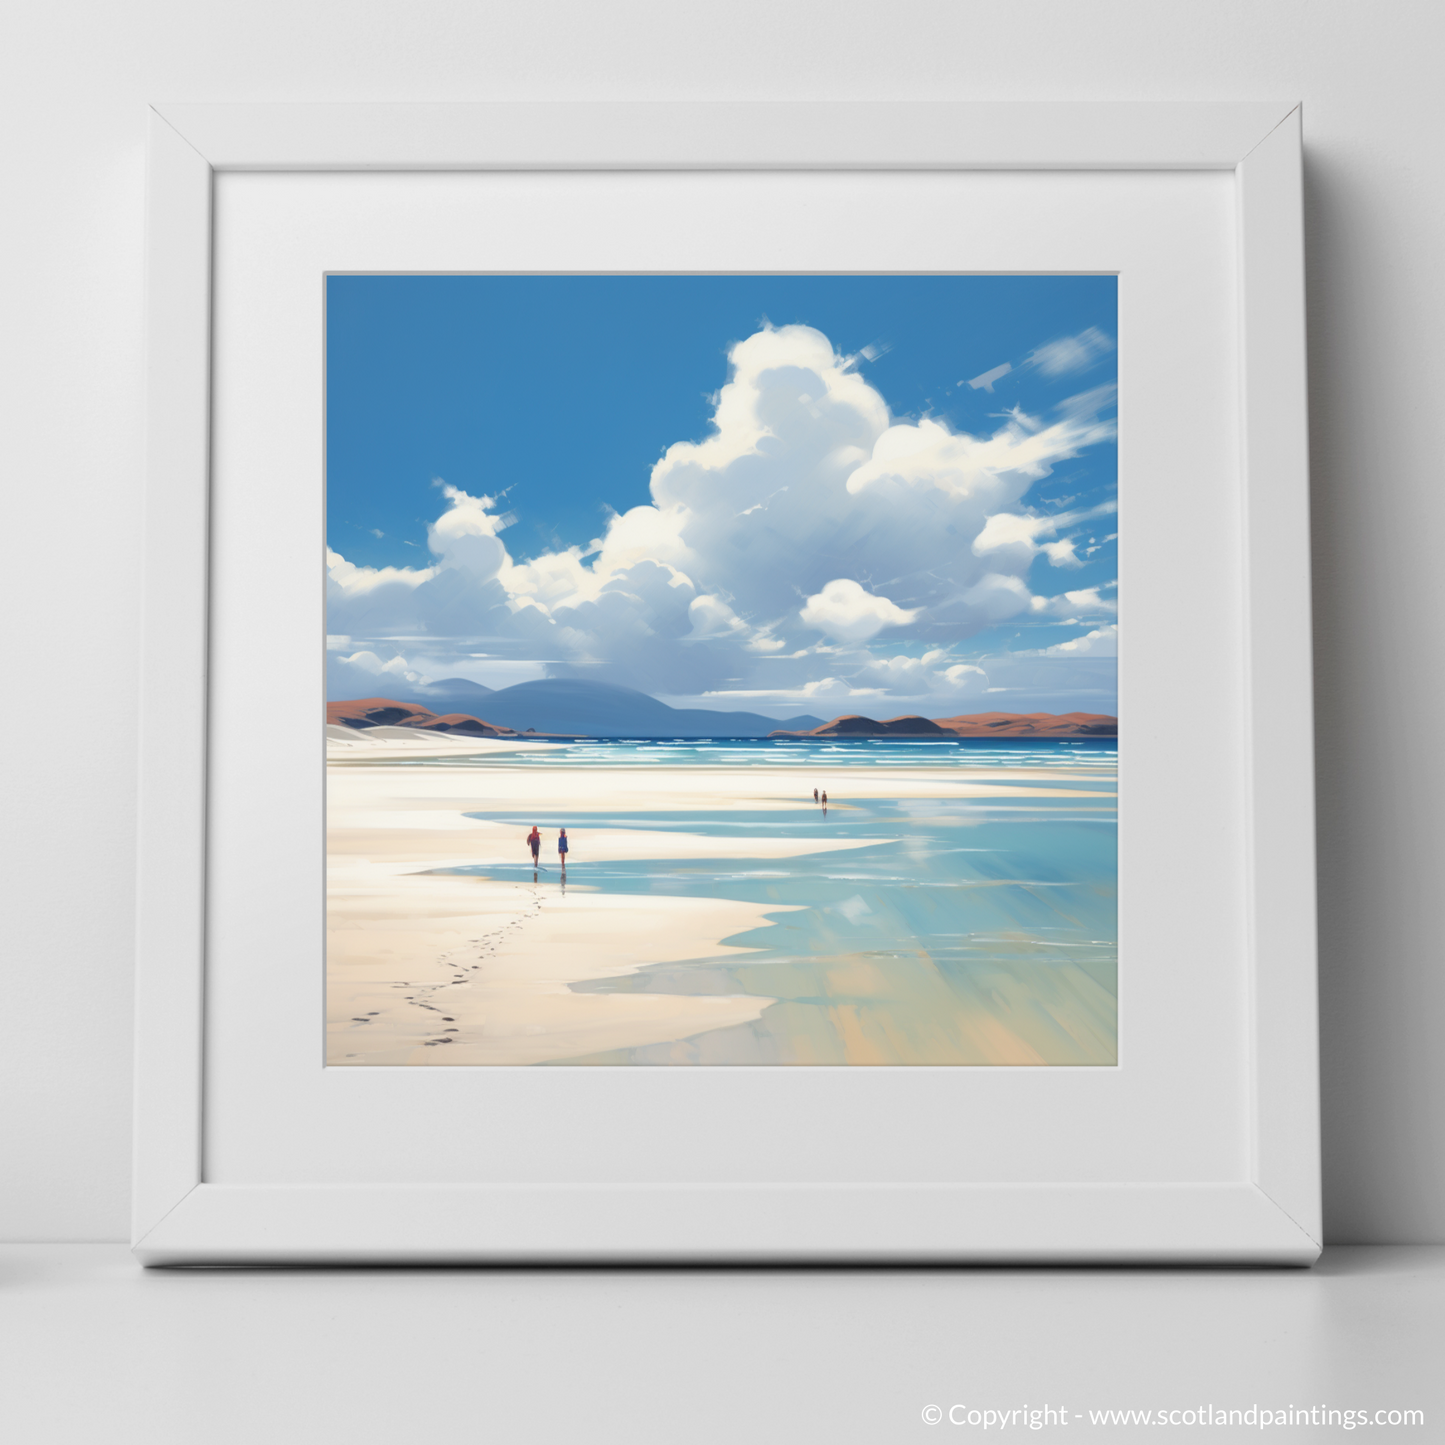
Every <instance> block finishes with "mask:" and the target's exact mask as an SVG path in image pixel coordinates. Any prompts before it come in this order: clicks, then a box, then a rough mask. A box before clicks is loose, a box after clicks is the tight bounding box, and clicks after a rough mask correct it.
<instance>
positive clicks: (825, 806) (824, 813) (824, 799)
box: [823, 792, 828, 818]
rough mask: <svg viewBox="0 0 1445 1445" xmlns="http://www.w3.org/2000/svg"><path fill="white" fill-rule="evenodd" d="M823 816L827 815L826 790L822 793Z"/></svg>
mask: <svg viewBox="0 0 1445 1445" xmlns="http://www.w3.org/2000/svg"><path fill="white" fill-rule="evenodd" d="M823 816H824V817H825V818H826V817H827V816H828V794H827V793H826V792H825V793H824V794H823Z"/></svg>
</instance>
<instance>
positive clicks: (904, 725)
mask: <svg viewBox="0 0 1445 1445" xmlns="http://www.w3.org/2000/svg"><path fill="white" fill-rule="evenodd" d="M1118 731H1119V720H1118V719H1117V718H1114V717H1109V716H1108V715H1107V714H1105V713H1093V712H1067V713H1052V712H1031V713H1017V712H980V713H968V714H965V715H962V716H959V717H940V718H932V719H930V718H926V717H919V716H918V715H917V714H909V715H907V716H904V717H895V718H888V719H887V720H886V721H884V722H875V721H874V720H873V719H872V718H870V717H862V716H861V715H859V714H858V713H847V714H845V715H844V716H843V717H836V718H834V719H833V721H832V722H827V723H824V724H823V725H822V726H821V727H816V728H810V729H808V731H806V732H787V731H783V730H779V731H777V732H772V733H769V734H768V736H769V737H774V738H839V737H934V738H942V737H960V738H984V737H1015V738H1042V737H1051V738H1058V737H1114V736H1116V735H1117V734H1118Z"/></svg>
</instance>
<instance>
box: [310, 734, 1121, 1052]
mask: <svg viewBox="0 0 1445 1445" xmlns="http://www.w3.org/2000/svg"><path fill="white" fill-rule="evenodd" d="M549 747H553V745H550V744H547V743H527V742H521V741H519V742H512V741H509V740H491V739H485V740H478V739H466V740H465V741H463V740H458V739H453V738H450V737H446V736H443V737H437V736H435V735H429V734H418V733H417V732H415V731H414V730H408V729H402V728H377V729H370V730H367V731H365V732H360V733H351V734H350V735H349V736H348V735H347V730H344V729H338V728H330V729H328V737H327V753H328V767H327V783H328V959H327V971H328V972H327V977H328V987H327V1000H328V1008H327V1012H328V1039H329V1046H328V1061H329V1062H330V1063H333V1064H535V1063H543V1062H547V1061H549V1060H558V1059H567V1058H576V1057H579V1056H583V1055H591V1054H598V1053H603V1052H607V1051H610V1050H618V1049H626V1048H635V1047H638V1046H640V1045H647V1044H663V1043H668V1042H670V1041H677V1040H682V1039H687V1038H691V1037H693V1036H696V1035H698V1034H701V1033H704V1032H706V1031H708V1030H713V1029H718V1028H723V1027H727V1026H729V1025H734V1024H744V1023H749V1022H751V1021H753V1020H755V1019H757V1018H758V1017H759V1016H760V1015H761V1013H762V1012H763V1010H764V1009H765V1008H767V1006H768V1005H769V1003H770V1002H772V1000H770V999H768V998H762V997H757V996H755V995H739V996H736V997H730V996H725V995H717V994H697V995H693V994H678V995H670V994H663V993H577V992H574V991H572V989H571V988H570V987H569V985H571V984H573V983H580V982H583V981H585V980H588V979H597V978H611V977H618V976H622V975H625V974H628V973H631V972H635V971H636V970H637V969H640V968H643V967H645V966H647V965H649V964H655V963H666V962H676V961H682V960H687V959H701V958H719V957H723V956H726V955H728V954H729V953H733V954H746V953H747V952H748V951H747V950H743V949H736V948H729V947H728V946H726V945H724V944H723V943H722V942H721V940H723V939H725V938H729V937H732V936H734V935H737V934H740V933H743V932H745V931H747V930H749V929H754V928H759V927H761V926H763V925H764V924H765V923H766V922H767V919H768V916H769V915H771V916H774V917H776V916H777V914H778V913H779V912H780V911H781V910H780V909H779V908H778V907H777V906H771V907H765V906H764V905H761V904H756V903H745V902H738V901H732V900H725V899H707V898H682V897H670V896H662V895H640V896H639V895H627V896H618V895H611V894H603V893H595V892H591V891H589V890H587V889H586V888H585V887H584V886H580V885H579V884H578V883H574V884H573V886H570V887H568V888H567V889H566V890H565V892H564V891H563V890H562V889H561V887H560V886H559V882H558V878H557V866H556V864H557V860H556V856H555V853H553V852H552V851H551V850H552V849H553V847H554V846H555V835H553V834H550V833H549V834H548V836H547V842H546V850H547V851H545V852H544V854H543V857H542V861H543V863H544V864H546V865H547V866H548V868H549V869H550V870H551V872H550V873H544V874H543V875H542V876H541V879H539V882H538V883H537V884H536V885H533V884H532V882H531V881H530V878H528V879H527V881H525V882H519V883H514V882H501V881H493V880H488V879H482V878H478V877H475V876H467V875H457V874H447V873H444V872H437V871H435V870H444V869H448V868H456V867H462V866H467V865H479V864H480V865H485V864H495V863H512V864H515V863H517V862H523V863H525V861H526V860H527V856H528V855H527V854H526V850H525V843H524V833H525V826H522V825H519V823H518V822H511V823H499V822H493V821H485V820H478V819H474V818H468V817H466V816H465V814H466V812H468V811H491V812H497V811H508V812H512V813H513V814H514V817H515V818H516V819H518V820H521V819H523V818H524V817H525V814H526V811H527V809H528V808H529V807H535V808H536V809H537V810H538V811H539V812H542V811H546V812H548V813H555V812H557V811H558V810H561V811H563V812H565V810H566V808H567V807H568V805H569V804H575V805H581V804H582V803H583V802H584V801H585V806H586V811H587V812H588V813H590V814H594V815H595V814H597V813H599V812H603V813H605V811H606V810H608V809H615V810H617V811H618V812H622V813H631V814H635V813H639V812H650V813H678V814H687V813H701V812H711V813H717V812H726V811H747V812H749V813H756V812H759V811H764V812H766V811H769V810H774V809H776V810H785V809H796V808H797V807H798V806H799V804H800V802H802V801H807V802H811V798H810V797H808V798H804V797H803V795H802V792H801V785H800V780H799V778H798V776H797V774H796V771H795V770H794V769H792V768H790V767H788V766H786V765H780V766H776V767H774V766H759V767H755V768H745V769H742V768H736V767H729V768H723V767H717V768H710V767H708V766H706V765H697V766H691V767H685V766H679V767H673V766H666V767H664V766H657V765H653V766H647V767H639V768H627V767H618V768H607V769H598V768H580V767H569V766H568V765H567V764H566V762H565V761H564V760H563V756H562V751H561V750H558V749H555V748H554V756H555V757H556V759H557V761H556V765H555V766H547V767H545V768H544V767H539V766H537V765H536V764H535V763H532V762H528V761H526V760H525V759H524V758H522V757H520V756H518V757H517V759H516V764H517V765H515V766H508V765H507V763H506V761H505V760H506V759H507V757H508V755H519V754H525V753H533V752H535V750H536V749H539V748H549ZM481 756H485V757H487V758H488V759H489V760H490V762H489V765H488V766H485V767H478V766H477V765H476V763H475V762H471V763H468V762H466V761H465V759H467V758H472V759H475V758H478V757H481ZM451 757H455V758H456V759H457V764H456V766H455V767H451V766H446V765H445V762H444V760H446V759H448V758H451ZM417 758H427V759H429V760H431V761H430V762H429V765H428V766H425V767H414V766H412V767H408V766H405V765H404V764H405V762H406V761H408V760H411V759H417ZM398 764H400V765H398ZM814 771H816V770H814ZM1057 777H1058V775H1057V773H1050V772H1047V771H1044V770H1042V769H1037V770H1032V771H1031V770H1028V769H1018V770H1010V771H1008V772H1007V773H1000V772H999V771H998V770H997V769H995V770H993V771H991V772H990V774H989V777H988V779H987V780H984V779H983V778H981V777H978V776H969V775H968V774H967V773H965V774H964V775H963V776H960V773H959V771H958V770H953V771H948V772H945V771H943V770H933V769H929V768H927V767H919V768H916V769H915V768H889V769H887V770H886V771H883V770H880V771H879V772H878V773H877V774H874V775H870V774H869V772H868V771H867V770H866V769H856V768H850V769H848V770H846V775H845V774H844V773H843V772H842V771H841V770H840V773H839V776H838V779H837V781H836V782H833V783H832V784H831V786H830V788H829V791H830V792H831V791H833V790H834V789H835V788H837V789H840V790H841V788H842V787H843V786H844V785H846V789H847V791H848V792H849V793H850V794H851V795H852V796H854V797H860V798H861V797H894V798H899V797H908V798H934V799H953V798H957V799H961V800H962V799H972V798H990V797H1002V796H1007V797H1011V798H1017V797H1020V796H1024V797H1029V796H1032V797H1070V798H1073V799H1075V800H1076V802H1077V803H1078V805H1079V806H1089V805H1090V803H1091V802H1092V803H1093V804H1094V806H1110V805H1111V804H1112V779H1110V778H1108V777H1107V776H1105V775H1103V774H1101V775H1099V776H1098V777H1097V778H1096V777H1093V776H1090V775H1089V773H1088V772H1087V770H1081V772H1080V775H1079V776H1078V777H1076V778H1075V777H1073V776H1072V775H1071V781H1076V782H1080V783H1088V784H1089V785H1090V786H1089V789H1088V792H1087V793H1083V792H1081V791H1079V790H1077V789H1060V788H1057V787H1049V786H1047V785H1048V784H1049V783H1050V782H1054V781H1056V780H1057ZM815 781H816V779H815V776H814V774H813V773H810V775H809V778H808V786H809V788H811V786H813V784H814V782H815ZM822 781H823V782H824V783H827V782H828V781H829V780H827V779H823V780H822ZM579 790H585V800H584V798H583V797H581V796H579ZM834 806H835V807H836V808H838V810H839V811H840V812H843V811H845V810H846V808H847V801H846V799H845V798H841V797H840V798H838V799H837V801H836V803H835V805H834ZM573 831H574V830H571V829H569V832H573ZM872 841H876V840H871V839H856V840H852V839H846V838H838V839H827V840H822V839H816V838H812V839H796V838H779V837H772V836H739V835H733V836H728V837H725V838H717V837H707V836H703V835H702V834H693V833H684V832H673V831H664V830H661V829H658V830H655V831H654V830H648V829H645V828H642V829H639V828H612V829H609V828H606V827H593V826H590V825H589V826H586V827H583V828H580V829H577V830H575V837H574V852H573V855H572V856H573V861H574V870H573V871H574V878H575V877H576V875H577V869H576V867H575V865H576V864H577V863H580V862H582V861H583V860H587V861H600V860H603V859H614V860H616V859H688V858H693V859H695V858H711V859H718V858H724V859H725V858H740V859H742V858H749V859H769V858H777V859H782V858H789V857H796V856H800V855H802V854H817V853H819V852H824V851H844V850H847V849H850V848H856V847H861V846H866V845H867V844H868V843H869V842H872Z"/></svg>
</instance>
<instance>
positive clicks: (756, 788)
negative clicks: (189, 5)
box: [136, 105, 1319, 1264]
mask: <svg viewBox="0 0 1445 1445" xmlns="http://www.w3.org/2000/svg"><path fill="white" fill-rule="evenodd" d="M663 138H665V139H663ZM1298 156H1299V130H1298V113H1297V111H1294V110H1291V108H1289V107H1286V106H1269V105H1258V106H1253V105H1228V106H1110V105H1082V106H1028V105H1020V106H968V105H958V106H951V105H944V106H929V105H921V106H913V105H899V106H891V105H841V106H829V105H821V106H808V105H800V106H790V105H777V106H766V105H760V106H708V105H696V106H694V105H682V106H650V107H649V106H609V105H599V106H535V107H533V106H509V105H499V106H440V107H426V106H418V107H365V106H362V107H326V106H318V107H306V106H299V107H288V106H277V107H270V106H256V107H247V106H236V107H231V106H218V107H209V106H179V107H162V108H161V109H160V110H159V111H158V112H157V114H156V116H155V118H154V122H153V149H152V170H151V198H152V199H151V205H152V212H151V215H152V229H151V249H152V261H151V264H152V272H151V276H152V282H151V306H152V333H151V334H152V358H153V369H152V399H151V405H152V435H153V444H152V469H151V471H152V475H151V491H150V504H149V505H150V520H149V523H148V526H149V535H150V537H151V543H152V552H151V554H150V557H149V559H148V563H147V585H148V589H149V591H148V604H147V607H148V610H147V618H148V621H147V637H146V658H147V662H146V680H145V693H146V719H147V721H146V726H145V742H144V747H145V749H146V768H145V774H144V784H143V824H142V875H141V925H140V999H141V1004H140V1024H139V1029H140V1034H139V1039H140V1053H139V1062H138V1103H139V1120H140V1122H139V1125H138V1145H137V1147H138V1171H137V1208H136V1248H137V1252H138V1253H139V1255H140V1257H141V1258H142V1259H143V1260H145V1261H146V1262H148V1263H172V1264H173V1263H193V1262H212V1261H221V1260H231V1261H242V1262H244V1261H263V1260H266V1261H270V1260H277V1261H282V1260H321V1261H324V1260H362V1261H365V1260H377V1261H383V1260H458V1261H462V1260H473V1261H486V1260H507V1259H526V1258H538V1259H749V1258H769V1259H794V1258H796V1259H863V1258H877V1259H885V1258H891V1259H920V1260H926V1259H958V1260H967V1259H975V1260H997V1259H1038V1260H1046V1259H1080V1260H1083V1259H1093V1260H1111V1259H1113V1260H1142V1259H1200V1260H1209V1259H1240V1260H1248V1259H1252V1260H1261V1261H1276V1262H1296V1263H1299V1262H1307V1261H1308V1260H1310V1259H1312V1258H1313V1257H1314V1255H1315V1254H1316V1253H1317V1252H1318V1238H1319V1229H1318V1180H1317V1174H1318V1164H1317V1144H1316V1137H1315V1136H1316V1130H1317V1126H1316V1122H1315V1082H1314V1067H1315V1066H1314V1037H1313V1030H1314V994H1313V913H1312V910H1313V892H1312V888H1313V884H1312V851H1311V848H1312V842H1311V836H1310V817H1311V813H1310V791H1311V786H1312V778H1311V767H1312V764H1311V757H1310V742H1309V704H1310V698H1309V670H1308V662H1309V656H1308V641H1309V637H1308V570H1307V565H1306V552H1305V543H1306V516H1307V513H1306V507H1305V483H1306V473H1305V453H1304V430H1303V427H1304V410H1303V397H1304V392H1303V335H1302V317H1303V309H1302V290H1301V270H1300V245H1299V224H1300V221H1299V195H1298Z"/></svg>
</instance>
